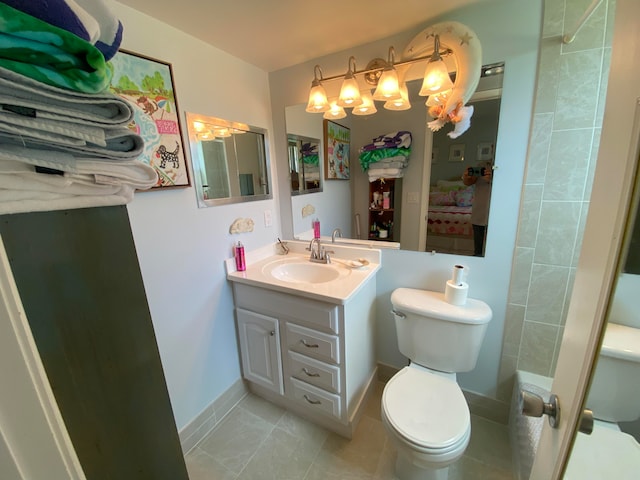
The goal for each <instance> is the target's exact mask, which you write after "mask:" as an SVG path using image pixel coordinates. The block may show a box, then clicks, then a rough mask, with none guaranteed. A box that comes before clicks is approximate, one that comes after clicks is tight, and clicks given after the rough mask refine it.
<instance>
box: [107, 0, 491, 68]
mask: <svg viewBox="0 0 640 480" xmlns="http://www.w3.org/2000/svg"><path fill="white" fill-rule="evenodd" d="M118 1H119V2H120V3H122V4H124V5H128V6H129V7H131V8H133V9H135V10H138V11H139V12H142V13H145V14H147V15H149V16H151V17H153V18H156V19H158V20H161V21H162V22H164V23H167V24H169V25H171V26H173V27H175V28H177V29H179V30H182V31H184V32H186V33H188V34H190V35H192V36H194V37H196V38H198V39H200V40H202V41H204V42H206V43H208V44H210V45H213V46H215V47H217V48H219V49H221V50H223V51H225V52H227V53H230V54H231V55H233V56H234V57H237V58H240V59H242V60H244V61H246V62H248V63H251V64H253V65H255V66H257V67H259V68H261V69H262V70H265V71H267V72H272V71H275V70H280V69H282V68H286V67H289V66H291V65H296V64H298V63H302V62H305V61H307V60H310V59H313V58H317V57H321V56H323V55H328V54H331V53H335V52H339V51H342V50H345V49H348V48H351V47H354V46H356V45H362V44H365V43H369V42H372V41H374V40H377V39H380V38H384V37H388V36H391V35H394V34H396V33H399V32H402V31H404V30H409V29H411V28H414V27H420V26H422V25H424V24H425V23H426V22H428V21H429V19H431V18H435V17H438V16H440V15H442V14H444V13H447V12H451V11H453V10H456V9H458V8H461V7H464V6H467V5H469V4H475V3H481V2H488V1H490V0H400V1H392V0H323V1H319V2H313V3H312V2H308V1H305V0H235V1H234V0H231V1H229V0H226V1H222V0H118ZM125 28H126V26H125ZM125 35H126V29H125Z"/></svg>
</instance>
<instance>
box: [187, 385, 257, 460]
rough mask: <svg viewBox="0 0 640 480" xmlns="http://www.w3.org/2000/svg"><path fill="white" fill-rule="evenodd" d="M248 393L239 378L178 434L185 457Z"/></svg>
mask: <svg viewBox="0 0 640 480" xmlns="http://www.w3.org/2000/svg"><path fill="white" fill-rule="evenodd" d="M248 391H249V390H248V389H247V386H246V385H245V383H244V381H243V380H242V378H239V379H238V380H236V382H235V383H234V384H233V385H231V387H229V388H228V389H227V390H226V391H224V392H223V393H222V395H220V396H219V397H218V398H216V399H215V400H214V401H213V402H211V404H209V405H208V406H207V407H206V408H205V409H204V410H202V412H200V413H199V414H198V415H197V416H196V417H195V418H194V419H193V420H191V421H190V422H189V423H188V424H187V425H185V426H184V427H183V428H182V429H181V430H180V432H178V435H179V436H180V446H181V447H182V452H183V453H184V454H185V455H186V454H187V453H189V451H190V450H191V449H193V447H195V446H196V445H197V444H198V443H199V442H200V441H201V440H202V439H203V438H204V437H206V436H207V434H208V433H209V432H210V431H211V430H213V428H214V427H215V426H216V425H217V424H218V423H220V422H221V421H222V419H223V418H224V417H225V416H226V415H227V414H228V413H229V412H230V411H231V409H232V408H233V407H235V406H236V405H237V404H238V402H239V401H240V400H242V399H243V398H244V396H245V395H246V394H247V393H248Z"/></svg>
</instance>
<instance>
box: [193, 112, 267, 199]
mask: <svg viewBox="0 0 640 480" xmlns="http://www.w3.org/2000/svg"><path fill="white" fill-rule="evenodd" d="M187 126H188V131H189V145H190V148H191V160H192V163H193V170H194V178H195V186H196V195H197V199H198V206H199V207H211V206H215V205H223V204H228V203H239V202H249V201H254V200H265V199H269V198H272V196H273V194H272V193H271V179H270V173H269V154H268V140H267V131H266V130H265V129H263V128H259V127H253V126H250V125H247V124H245V123H240V122H234V121H229V120H224V119H221V118H215V117H209V116H205V115H200V114H196V113H189V112H187Z"/></svg>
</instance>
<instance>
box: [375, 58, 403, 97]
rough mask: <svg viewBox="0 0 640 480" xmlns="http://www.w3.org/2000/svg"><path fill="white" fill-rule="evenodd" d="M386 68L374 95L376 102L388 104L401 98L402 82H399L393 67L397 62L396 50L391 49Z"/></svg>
mask: <svg viewBox="0 0 640 480" xmlns="http://www.w3.org/2000/svg"><path fill="white" fill-rule="evenodd" d="M387 58H388V60H387V62H386V66H385V67H384V68H383V69H382V75H380V78H379V79H378V86H377V87H376V91H375V92H374V93H373V99H374V100H380V101H383V102H386V101H388V100H396V99H398V98H400V82H399V81H398V72H396V68H395V67H394V66H393V65H394V62H395V50H394V49H393V47H389V55H388V57H387Z"/></svg>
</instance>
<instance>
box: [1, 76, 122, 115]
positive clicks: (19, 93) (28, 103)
mask: <svg viewBox="0 0 640 480" xmlns="http://www.w3.org/2000/svg"><path fill="white" fill-rule="evenodd" d="M0 108H1V109H2V110H7V111H13V112H16V113H20V114H21V115H25V116H32V117H36V118H39V119H53V120H61V121H66V122H71V123H82V124H89V125H92V124H96V125H97V126H105V125H126V124H127V123H129V122H130V121H131V120H132V119H133V107H132V106H131V105H130V104H129V103H128V102H127V101H126V100H124V99H123V98H120V97H118V96H116V95H114V94H112V93H110V92H103V93H97V94H88V93H82V92H77V91H74V90H67V89H63V88H57V87H54V86H51V85H46V84H44V83H41V82H38V81H36V80H33V79H31V78H29V77H26V76H24V75H20V74H19V73H15V72H12V71H11V70H7V69H6V68H2V67H0Z"/></svg>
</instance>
